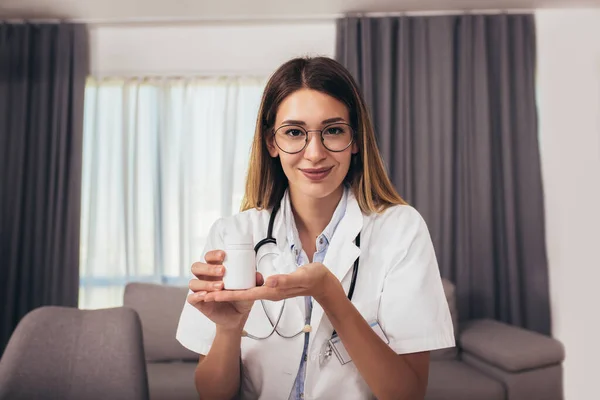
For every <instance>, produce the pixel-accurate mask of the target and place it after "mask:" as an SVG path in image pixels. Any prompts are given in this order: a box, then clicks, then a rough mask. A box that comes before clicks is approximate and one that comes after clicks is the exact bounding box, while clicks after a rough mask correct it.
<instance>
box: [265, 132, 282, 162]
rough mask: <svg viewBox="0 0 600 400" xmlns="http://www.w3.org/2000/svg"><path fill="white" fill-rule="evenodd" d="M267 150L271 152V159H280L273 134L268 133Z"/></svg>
mask: <svg viewBox="0 0 600 400" xmlns="http://www.w3.org/2000/svg"><path fill="white" fill-rule="evenodd" d="M266 140H267V150H269V155H271V157H273V158H276V157H279V148H277V146H276V145H275V136H274V135H273V134H272V133H267V139H266Z"/></svg>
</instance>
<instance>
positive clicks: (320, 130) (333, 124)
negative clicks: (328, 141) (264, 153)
mask: <svg viewBox="0 0 600 400" xmlns="http://www.w3.org/2000/svg"><path fill="white" fill-rule="evenodd" d="M338 125H345V126H347V127H348V128H350V131H351V132H352V136H351V138H350V142H349V143H348V145H347V146H346V147H344V148H343V149H341V150H331V149H330V148H329V147H327V145H325V139H324V138H323V132H325V130H326V129H327V128H331V127H332V126H338ZM290 126H293V127H295V128H300V129H302V130H303V131H304V132H306V136H305V137H304V146H302V148H301V149H300V150H298V151H286V150H284V149H282V148H281V146H280V145H279V143H277V132H278V131H279V130H280V129H281V128H286V127H290ZM309 132H319V137H320V138H321V144H323V147H325V148H326V149H327V151H331V152H332V153H341V152H342V151H344V150H346V149H347V148H348V147H350V146H351V145H352V143H354V136H355V135H356V132H355V131H354V129H353V128H352V125H350V124H348V123H345V122H335V123H332V124H328V125H326V126H325V127H324V128H323V129H304V128H303V127H302V126H300V125H294V124H286V125H281V126H280V127H278V128H277V129H275V130H273V141H274V142H275V145H276V146H277V148H279V150H281V151H283V152H284V153H287V154H298V153H300V152H301V151H303V150H304V149H306V146H308V133H309Z"/></svg>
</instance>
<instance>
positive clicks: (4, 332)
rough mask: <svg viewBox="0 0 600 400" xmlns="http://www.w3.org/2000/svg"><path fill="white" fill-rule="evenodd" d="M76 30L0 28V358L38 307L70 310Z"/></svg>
mask: <svg viewBox="0 0 600 400" xmlns="http://www.w3.org/2000/svg"><path fill="white" fill-rule="evenodd" d="M87 75H88V38H87V30H86V28H85V26H82V25H69V24H2V23H0V353H1V352H2V351H3V350H4V347H5V345H6V343H7V341H8V339H9V337H10V334H11V332H12V331H13V329H14V328H15V326H16V324H17V323H18V321H19V320H20V319H21V317H22V316H23V315H25V314H26V313H27V312H28V311H30V310H32V309H33V308H36V307H39V306H43V305H61V306H76V305H77V298H78V290H79V225H80V221H79V219H80V203H81V198H80V196H81V154H82V135H83V100H84V90H85V80H86V77H87Z"/></svg>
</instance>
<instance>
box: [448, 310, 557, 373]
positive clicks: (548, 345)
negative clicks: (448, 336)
mask: <svg viewBox="0 0 600 400" xmlns="http://www.w3.org/2000/svg"><path fill="white" fill-rule="evenodd" d="M459 344H460V347H461V350H462V351H463V352H465V353H468V354H469V355H471V356H474V357H476V358H478V359H480V360H482V361H485V362H487V363H488V364H491V365H493V366H495V367H498V368H500V369H502V370H504V371H507V372H520V371H525V370H530V369H535V368H542V367H546V366H549V365H556V364H560V363H561V362H562V361H563V360H564V358H565V351H564V347H563V345H562V344H561V343H560V342H559V341H558V340H556V339H553V338H551V337H548V336H544V335H542V334H539V333H537V332H532V331H529V330H526V329H523V328H518V327H515V326H511V325H507V324H504V323H502V322H498V321H493V320H489V319H483V320H475V321H470V322H467V323H466V324H465V327H464V329H463V330H462V331H461V333H460V336H459Z"/></svg>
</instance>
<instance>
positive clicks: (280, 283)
mask: <svg viewBox="0 0 600 400" xmlns="http://www.w3.org/2000/svg"><path fill="white" fill-rule="evenodd" d="M336 286H340V287H341V284H340V282H339V281H338V280H337V278H336V277H335V275H333V274H332V273H331V271H329V269H328V268H327V267H326V266H324V265H323V264H321V263H312V264H307V265H304V266H302V267H299V268H298V269H297V270H296V271H295V272H293V273H291V274H282V275H273V276H270V277H268V278H267V280H266V282H265V285H264V286H258V287H255V288H251V289H248V290H235V291H233V290H219V291H213V292H210V293H208V294H207V295H206V296H205V298H204V301H205V302H213V301H214V302H216V303H221V302H232V301H234V302H237V301H254V300H261V299H262V300H272V301H278V300H283V299H288V298H290V297H297V296H312V297H313V298H314V299H315V300H316V301H317V302H319V303H321V301H322V300H323V299H325V298H326V297H327V295H328V294H331V293H332V289H333V288H336Z"/></svg>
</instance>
